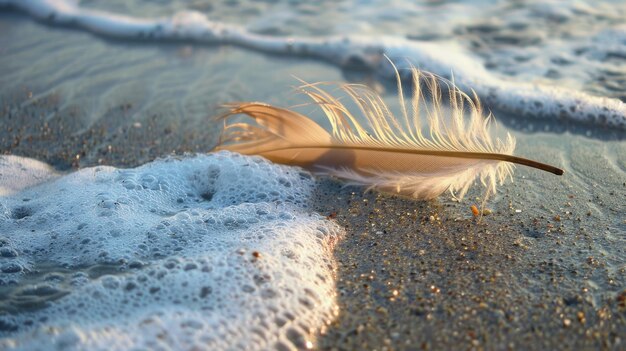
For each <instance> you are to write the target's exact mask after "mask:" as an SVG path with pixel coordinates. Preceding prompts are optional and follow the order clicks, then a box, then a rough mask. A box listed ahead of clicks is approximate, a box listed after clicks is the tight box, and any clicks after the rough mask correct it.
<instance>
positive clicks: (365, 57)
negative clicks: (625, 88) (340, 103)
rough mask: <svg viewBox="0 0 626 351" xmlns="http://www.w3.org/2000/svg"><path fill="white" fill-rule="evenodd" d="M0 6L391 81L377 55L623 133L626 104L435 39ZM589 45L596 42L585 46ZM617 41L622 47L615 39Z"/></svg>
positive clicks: (15, 2) (530, 108) (557, 13)
mask: <svg viewBox="0 0 626 351" xmlns="http://www.w3.org/2000/svg"><path fill="white" fill-rule="evenodd" d="M0 5H5V6H6V5H10V6H13V7H16V8H19V9H21V10H23V11H25V12H27V13H29V14H31V15H32V16H34V17H36V18H39V19H42V20H45V21H47V22H49V23H53V24H60V25H71V26H74V27H79V28H83V29H85V30H88V31H91V32H94V33H97V34H100V35H105V36H113V37H122V38H131V39H149V40H155V39H168V40H192V41H197V42H204V43H231V44H236V45H240V46H244V47H248V48H252V49H256V50H260V51H265V52H271V53H278V54H289V55H307V56H313V57H319V58H323V59H324V60H326V61H329V62H334V63H335V64H337V65H347V64H350V65H353V64H355V63H358V64H360V65H363V66H365V67H368V68H370V69H373V70H377V71H379V72H381V73H382V74H383V75H387V76H389V77H393V75H392V74H391V73H392V72H393V71H392V70H391V69H390V66H389V63H388V62H387V59H386V58H385V57H384V55H387V56H388V57H390V58H391V59H392V60H393V61H394V62H395V63H397V64H399V65H404V64H405V63H411V64H413V65H415V66H418V67H420V68H421V69H424V70H427V71H431V72H433V73H436V74H438V75H441V76H444V77H448V78H449V77H450V73H451V72H454V75H455V82H456V83H457V84H458V85H460V86H461V87H462V88H463V89H465V90H468V89H474V90H475V91H476V92H477V93H478V95H479V96H481V97H482V98H484V99H485V101H486V102H487V103H489V104H490V105H491V106H493V107H498V108H499V109H501V110H504V111H509V112H513V113H515V114H522V115H527V116H535V117H542V118H558V119H563V118H565V119H572V120H577V121H583V122H590V123H593V124H597V125H603V126H613V127H618V128H620V129H626V104H624V103H623V102H622V101H620V100H618V99H615V98H603V97H597V96H592V95H590V94H588V93H585V92H581V91H579V90H574V89H569V88H566V87H562V86H557V85H548V84H545V83H541V82H533V83H524V82H519V81H514V80H511V79H507V78H504V77H500V76H497V75H494V74H492V73H491V72H489V71H487V70H486V69H485V68H484V64H483V62H481V61H479V60H478V59H477V58H476V57H474V56H472V55H470V54H468V53H467V51H465V50H462V49H459V48H458V47H457V46H455V45H453V44H450V43H446V42H443V41H439V42H429V41H420V40H410V39H406V38H403V37H364V36H352V35H350V36H330V37H317V38H304V37H272V36H264V35H259V34H255V33H252V32H250V31H248V30H246V29H245V28H242V27H239V26H236V25H228V24H224V23H220V22H216V21H212V20H209V19H208V18H207V17H206V16H205V15H204V14H202V13H200V12H196V11H182V12H178V13H176V14H174V15H173V16H171V17H165V18H159V19H149V18H145V19H144V18H135V17H131V16H123V15H118V14H113V13H109V12H105V11H98V10H92V9H87V8H81V7H79V6H78V5H76V4H75V3H74V2H70V1H67V0H28V1H22V0H0ZM583 10H584V11H588V10H589V9H585V8H580V7H575V8H571V9H570V8H567V9H563V8H561V7H559V6H535V7H533V8H531V10H530V11H535V12H536V13H538V14H540V15H542V16H547V17H549V18H560V17H563V16H566V17H567V16H571V14H572V13H576V11H583ZM617 31H618V32H620V31H621V30H620V29H617ZM600 37H601V38H611V37H614V35H612V32H611V33H608V34H600ZM595 41H597V40H594V41H593V42H595ZM617 42H618V43H617V44H619V45H621V44H622V43H621V42H619V40H618V41H617ZM619 45H617V46H618V47H619ZM615 46H616V45H612V46H610V47H609V48H608V49H602V50H600V51H601V52H604V53H606V54H607V55H609V54H612V55H613V56H616V55H617V56H619V57H622V56H621V54H622V52H621V51H619V50H620V49H619V48H618V49H617V50H618V51H617V54H615V52H613V51H611V50H613V47H615ZM607 50H609V51H607Z"/></svg>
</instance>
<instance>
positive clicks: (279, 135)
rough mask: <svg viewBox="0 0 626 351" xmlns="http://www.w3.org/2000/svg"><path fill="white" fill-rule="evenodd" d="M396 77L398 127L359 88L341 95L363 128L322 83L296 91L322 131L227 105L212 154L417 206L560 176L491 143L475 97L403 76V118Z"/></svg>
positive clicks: (415, 73) (504, 144)
mask: <svg viewBox="0 0 626 351" xmlns="http://www.w3.org/2000/svg"><path fill="white" fill-rule="evenodd" d="M394 69H395V66H394ZM396 76H397V78H398V92H399V93H398V95H399V100H400V106H401V115H400V117H399V118H398V117H395V116H394V115H393V114H392V113H391V112H390V110H389V108H388V107H387V105H386V104H385V103H384V102H383V100H382V98H381V97H380V96H379V95H378V94H377V93H375V92H374V91H372V90H371V89H369V88H367V87H366V86H363V85H357V84H344V85H341V89H342V90H343V91H344V92H345V94H346V95H347V96H349V97H350V98H351V100H352V101H353V102H354V104H356V106H358V109H359V110H360V112H361V115H362V118H361V119H364V120H365V122H366V124H362V123H361V122H359V119H358V118H357V116H355V115H354V114H353V113H352V112H351V111H350V110H349V109H348V108H347V107H346V106H345V105H344V104H343V103H342V102H341V101H340V99H338V98H335V97H334V96H332V95H331V94H329V93H328V92H327V91H325V90H324V89H323V88H322V86H323V85H324V83H317V84H304V85H303V86H302V87H300V90H301V91H302V92H303V93H304V94H306V95H308V96H309V97H310V98H311V99H312V100H313V101H314V102H315V103H316V104H317V105H318V106H319V107H320V108H321V109H322V110H323V112H324V113H325V115H326V117H327V118H328V121H329V122H330V126H331V130H326V129H324V128H323V127H322V126H320V125H319V124H317V123H316V122H315V121H313V120H312V119H310V118H309V117H306V116H304V115H302V114H299V113H297V112H295V111H292V110H289V109H283V108H279V107H275V106H271V105H267V104H264V103H258V102H245V103H236V104H231V105H228V107H230V111H229V112H228V113H227V114H225V115H224V116H222V118H223V119H224V124H225V127H224V132H223V133H222V137H221V139H220V143H219V144H218V146H217V147H216V150H230V151H234V152H238V153H242V154H247V155H260V156H263V157H265V158H267V159H269V160H271V161H273V162H276V163H283V164H289V165H297V166H301V167H304V168H306V169H309V170H311V171H313V172H314V173H317V174H322V175H330V176H336V177H339V178H343V179H345V180H347V181H348V182H350V183H354V184H361V185H365V186H368V187H369V188H375V189H378V190H381V191H384V192H392V193H397V194H401V195H405V196H409V197H413V198H418V199H431V198H434V197H436V196H438V195H440V194H441V193H443V192H445V191H446V190H448V191H450V192H451V193H452V194H453V196H455V197H456V198H458V199H461V198H463V196H464V195H465V193H466V192H467V190H468V188H469V187H470V185H471V184H472V183H473V182H474V180H475V179H476V178H478V179H480V182H481V183H482V184H483V185H484V186H485V187H486V189H487V190H486V193H485V196H484V199H485V200H486V198H487V197H488V196H489V195H490V194H493V193H495V190H496V185H497V184H502V183H503V182H504V180H505V179H507V178H512V172H513V164H515V163H517V164H523V165H526V166H530V167H534V168H538V169H542V170H545V171H548V172H552V173H554V174H557V175H561V174H563V171H562V170H561V169H558V168H555V167H552V166H549V165H546V164H542V163H539V162H535V161H532V160H528V159H523V158H519V157H515V156H513V155H512V153H513V150H514V148H515V139H514V138H513V137H512V136H511V135H510V134H507V136H506V138H505V139H504V140H501V139H499V138H496V139H493V138H492V136H491V134H490V130H489V129H490V123H489V122H490V120H491V115H489V116H487V117H484V116H483V111H482V108H481V105H480V102H479V101H478V98H477V96H476V94H473V97H470V96H469V95H467V94H465V93H463V92H462V91H460V90H459V89H458V88H456V87H455V86H454V83H452V82H449V81H445V80H443V79H442V78H440V77H437V76H435V75H433V74H430V73H424V72H421V71H419V70H417V69H416V68H412V69H411V77H412V83H413V92H412V97H411V99H410V101H411V105H410V108H407V106H406V104H405V98H404V91H403V88H402V84H401V81H400V78H399V75H398V72H397V70H396ZM420 82H424V86H425V89H424V90H426V92H423V91H422V86H421V83H420ZM440 82H443V83H444V84H445V85H446V86H447V91H448V95H449V96H448V101H449V108H448V109H444V108H443V107H442V93H441V89H440ZM426 93H427V94H426ZM426 96H428V98H427V97H426ZM427 99H428V100H430V103H428V104H426V103H425V102H426V100H427ZM240 114H243V115H247V116H248V117H250V118H252V119H253V120H254V121H255V123H245V122H233V121H232V117H233V116H235V115H240ZM424 114H425V115H426V118H427V122H428V124H429V126H430V127H429V129H428V131H427V132H425V131H424V130H422V128H421V125H422V123H421V121H420V119H421V118H422V117H423V116H422V115H424ZM466 115H468V116H466Z"/></svg>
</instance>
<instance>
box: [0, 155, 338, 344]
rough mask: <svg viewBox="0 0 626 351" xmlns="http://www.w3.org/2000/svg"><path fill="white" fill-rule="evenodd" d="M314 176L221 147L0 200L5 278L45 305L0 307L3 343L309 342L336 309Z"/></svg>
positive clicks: (68, 178)
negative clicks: (313, 204) (312, 200)
mask: <svg viewBox="0 0 626 351" xmlns="http://www.w3.org/2000/svg"><path fill="white" fill-rule="evenodd" d="M4 159H6V157H3V158H2V159H0V160H3V161H4ZM21 161H22V162H21V163H22V164H23V163H29V162H31V161H29V160H25V159H22V160H21ZM1 164H5V165H6V164H7V163H1ZM10 164H13V165H19V164H20V162H12V163H10ZM312 186H313V180H312V179H311V177H310V175H309V174H308V173H306V172H301V171H299V169H298V168H291V167H284V166H278V165H273V164H270V163H269V162H267V161H265V160H263V159H261V158H258V157H244V156H240V155H237V154H231V153H228V152H220V153H216V154H209V155H196V156H187V157H180V158H167V159H162V160H157V161H154V162H152V163H148V164H146V165H143V166H141V167H138V168H134V169H116V168H113V167H94V168H86V169H82V170H80V171H77V172H75V173H71V174H68V175H65V176H62V177H59V178H56V179H53V180H51V181H49V182H45V183H42V184H39V185H37V186H34V187H30V188H27V189H23V190H22V191H20V192H16V193H14V194H13V195H9V196H6V195H5V196H2V197H0V208H1V209H2V211H1V212H0V233H2V235H3V236H4V238H1V240H0V245H1V246H2V247H1V248H0V249H2V250H4V251H7V254H6V255H4V254H3V255H2V256H3V257H0V260H1V261H2V262H1V263H0V265H1V266H2V270H3V271H4V273H2V274H1V275H0V279H1V280H2V281H1V283H2V284H3V285H8V286H17V287H18V288H17V289H15V291H14V294H15V295H16V298H18V299H19V298H21V299H22V302H23V299H24V298H25V297H29V298H33V297H38V298H40V300H42V301H46V303H47V305H46V307H45V308H44V307H40V308H36V309H35V310H33V311H29V310H28V309H25V308H23V309H21V310H19V311H18V312H16V314H0V336H2V337H3V338H2V339H0V348H1V349H29V350H32V349H50V348H52V347H56V348H60V349H85V350H97V349H107V350H115V349H131V348H138V349H157V348H164V349H176V350H182V349H207V350H215V349H280V348H283V349H294V348H304V347H307V345H308V346H310V345H312V344H310V343H312V342H313V341H314V336H315V333H316V331H318V330H319V329H320V328H322V327H323V326H324V325H325V323H327V322H328V321H329V320H330V319H332V318H333V316H334V315H335V313H336V302H335V296H334V294H335V292H334V276H333V270H334V263H333V260H332V246H333V244H334V242H335V241H336V239H337V238H338V235H339V229H338V228H337V227H336V226H335V225H334V224H333V222H331V221H328V220H326V219H325V218H323V217H321V216H320V215H317V214H314V213H310V212H309V211H307V209H306V206H305V204H306V201H308V197H309V193H310V191H311V188H312ZM4 251H2V252H3V253H4ZM68 271H69V273H67V272H68ZM98 272H100V273H98ZM44 273H45V274H44ZM42 275H43V276H42ZM65 294H67V295H65ZM50 296H55V298H49V297H50ZM5 307H6V306H5Z"/></svg>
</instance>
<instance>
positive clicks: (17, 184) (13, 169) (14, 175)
mask: <svg viewBox="0 0 626 351" xmlns="http://www.w3.org/2000/svg"><path fill="white" fill-rule="evenodd" d="M57 176H58V174H57V173H56V172H55V171H54V170H53V169H52V167H50V166H49V165H47V164H45V163H43V162H40V161H37V160H33V159H30V158H23V157H19V156H13V155H5V156H2V157H1V158H0V196H5V195H10V194H13V193H15V192H18V191H20V190H23V189H26V188H28V187H31V186H34V185H37V184H39V183H42V182H45V181H48V180H50V179H53V178H55V177H57Z"/></svg>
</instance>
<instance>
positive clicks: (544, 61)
mask: <svg viewBox="0 0 626 351" xmlns="http://www.w3.org/2000/svg"><path fill="white" fill-rule="evenodd" d="M385 3H386V2H385ZM386 4H387V3H386ZM594 4H595V2H593V4H592V2H577V3H576V4H575V5H571V4H570V2H553V3H551V4H550V5H544V4H542V3H541V2H529V3H526V4H523V5H522V4H517V3H516V4H501V3H499V2H495V1H480V2H472V3H469V2H463V1H461V2H458V1H453V2H446V1H438V2H424V3H417V4H413V3H411V4H408V3H405V2H399V1H398V2H393V4H391V5H388V6H383V7H384V8H382V9H381V5H380V4H379V3H377V2H375V1H371V2H370V1H359V2H347V1H346V2H333V1H328V2H323V3H321V4H319V5H318V6H312V5H310V4H308V3H294V2H287V1H267V2H265V1H261V2H237V1H224V2H218V3H216V2H208V1H158V2H154V1H133V2H126V1H110V2H105V3H103V2H91V1H82V2H81V5H83V6H85V7H87V8H97V9H102V10H107V11H112V12H116V13H125V14H130V15H133V16H139V17H158V16H171V15H172V14H173V13H175V12H177V11H182V10H194V11H199V12H201V13H203V14H206V15H207V16H208V17H209V18H210V19H219V20H220V21H223V22H227V23H234V24H240V25H243V26H246V27H247V28H248V29H249V30H250V31H252V32H255V33H262V34H269V35H278V36H289V35H307V36H327V35H345V34H364V35H380V34H393V35H396V36H401V37H409V38H412V39H419V40H427V41H432V42H435V43H448V42H454V43H455V45H458V46H459V47H461V49H462V50H464V51H465V52H466V53H467V54H468V55H471V56H474V57H477V58H478V62H479V63H480V64H481V65H482V66H484V67H485V68H486V69H487V70H488V71H489V72H490V73H493V74H494V75H495V76H498V77H504V79H511V80H513V81H520V82H528V81H533V82H540V83H547V84H555V85H556V86H567V87H570V88H574V89H577V90H581V91H584V92H587V93H590V94H594V95H599V96H604V97H610V98H616V99H621V100H624V95H623V94H624V91H626V85H625V84H626V79H625V77H626V65H624V57H626V55H625V54H624V47H626V45H624V40H626V35H625V34H624V33H626V32H625V30H624V27H623V24H621V20H620V19H622V18H624V16H626V10H625V9H624V6H623V5H622V4H621V3H620V2H619V1H606V2H603V3H601V4H599V5H594ZM0 33H1V34H0V106H1V107H2V114H1V115H0V121H2V124H1V126H0V129H1V130H0V150H1V151H2V152H3V153H8V154H15V155H20V156H26V157H32V158H35V159H37V160H40V161H44V162H47V163H50V164H51V165H53V167H55V168H56V169H57V170H61V171H70V170H72V169H76V168H84V167H88V166H96V165H113V166H116V167H136V166H139V165H142V164H145V163H147V162H149V161H152V160H154V159H155V158H157V157H163V156H166V155H169V154H171V153H177V154H181V153H183V152H189V151H191V152H207V151H209V150H210V149H211V148H212V147H213V146H214V145H215V143H216V142H217V139H218V135H219V132H220V129H221V125H220V124H219V123H215V122H213V120H211V117H213V116H215V115H217V114H219V113H221V112H222V111H223V110H222V109H220V105H221V104H223V103H225V102H230V101H241V100H246V101H247V100H259V101H265V102H269V103H272V104H277V105H280V106H290V105H295V104H299V103H301V102H303V101H304V100H303V99H302V98H300V97H298V96H296V94H294V93H293V91H292V90H290V89H291V87H292V86H296V85H298V84H299V82H298V81H297V80H296V79H294V78H293V77H292V76H296V77H298V78H301V79H304V80H306V81H310V82H315V81H339V82H345V81H350V82H362V83H366V84H368V85H370V86H372V87H373V88H374V89H376V90H377V91H379V92H381V93H383V94H384V95H385V99H386V101H388V102H389V103H390V105H392V107H396V108H397V102H396V101H395V99H396V96H395V86H394V84H393V82H390V81H389V80H387V79H386V78H385V77H383V76H381V75H378V74H376V73H374V72H371V71H367V70H363V69H350V67H347V68H346V67H344V68H341V69H340V68H337V67H335V66H333V65H331V64H330V63H326V62H323V61H319V60H315V59H314V58H311V57H298V58H294V57H289V56H280V55H270V54H264V53H259V52H255V51H252V50H248V49H243V48H239V47H235V46H231V45H201V44H197V43H193V42H169V41H166V42H157V41H133V40H118V39H110V38H105V37H101V36H97V35H94V34H91V33H88V32H85V31H81V30H78V29H76V28H67V27H54V26H49V25H47V24H46V23H42V22H37V21H34V20H32V19H31V18H30V17H28V16H26V15H25V14H23V13H19V12H14V11H4V12H2V13H0ZM301 110H302V111H304V112H306V113H312V115H313V116H315V118H316V119H318V120H320V121H321V116H320V115H319V112H316V111H315V108H314V107H312V106H308V107H304V108H302V109H301ZM495 114H496V117H497V119H498V121H499V122H500V123H501V125H502V127H503V129H504V130H505V131H509V132H511V133H512V134H513V135H514V136H515V137H516V138H517V141H518V143H517V144H518V147H517V149H516V154H517V155H520V156H526V157H530V158H534V159H537V160H539V161H542V162H546V163H551V164H555V165H557V166H559V167H562V168H563V169H564V170H565V172H566V173H565V175H564V176H563V177H556V176H552V175H549V174H542V173H539V172H537V171H534V170H527V169H523V168H521V167H520V168H518V169H517V171H516V176H515V182H514V183H512V184H511V183H508V184H506V185H505V186H503V187H501V193H500V194H499V195H498V196H497V197H496V198H495V199H493V200H492V201H491V202H490V204H489V206H490V208H491V209H492V210H493V212H494V213H493V214H492V215H490V216H487V217H485V219H484V221H483V222H481V223H476V221H475V220H474V219H473V218H471V215H470V212H469V210H468V209H467V207H468V206H469V204H470V203H473V202H477V203H479V200H476V197H478V196H480V195H481V190H480V189H479V187H476V188H478V189H475V190H474V191H473V192H472V193H470V194H469V196H468V197H467V200H466V202H464V203H461V204H459V203H456V202H452V201H450V199H448V197H447V196H442V198H441V199H439V200H437V201H434V202H428V203H426V202H418V203H415V202H413V201H410V200H406V199H398V198H394V197H388V196H381V195H376V194H372V193H365V194H364V193H363V189H360V188H341V187H339V186H338V185H337V184H335V183H333V182H330V181H328V180H320V181H318V183H317V187H318V188H317V189H318V190H317V193H314V195H311V197H310V199H309V201H310V202H311V204H310V205H309V207H308V208H307V209H306V210H304V212H303V213H300V214H298V215H297V216H302V217H306V216H307V215H308V214H309V213H314V212H316V211H318V212H320V213H321V214H322V215H328V214H330V213H331V212H336V214H335V216H336V219H335V221H337V222H338V223H339V224H340V225H342V226H345V239H344V240H343V241H341V242H340V244H339V245H338V248H337V249H336V252H335V261H336V262H337V264H338V266H339V268H338V271H337V272H336V290H337V295H338V301H337V303H338V306H339V317H338V319H337V320H336V321H335V322H334V324H332V325H331V326H330V327H329V328H328V329H327V330H325V334H324V335H322V336H321V337H320V338H319V339H320V344H319V345H320V347H323V348H332V347H333V346H337V345H344V346H345V347H347V348H358V347H370V348H372V347H377V348H382V347H385V346H387V347H388V346H395V347H397V348H403V347H405V348H414V347H423V346H424V345H426V346H430V347H435V348H446V347H452V346H454V345H458V344H459V343H463V342H467V345H468V347H480V346H481V345H482V346H485V347H487V348H506V347H510V344H507V340H509V339H510V340H512V341H510V342H511V343H513V344H512V345H513V347H516V346H517V347H519V346H520V345H527V346H529V348H535V349H539V348H542V347H548V348H575V347H577V346H580V347H583V348H593V347H605V348H615V349H619V348H620V347H623V343H624V340H623V335H624V332H626V323H625V321H624V306H623V300H620V298H622V299H623V298H626V297H620V296H626V295H625V292H626V282H625V281H624V276H625V273H626V272H625V270H626V254H625V253H624V247H626V222H625V220H626V217H625V216H626V215H625V213H626V206H625V205H624V204H625V200H626V132H624V131H622V130H613V129H607V128H601V127H598V126H594V125H589V124H577V123H575V122H569V121H566V120H562V119H558V118H555V119H533V118H528V117H524V116H520V115H516V114H515V113H511V112H506V111H505V112H502V111H498V110H495ZM431 216H432V217H433V218H434V220H432V221H431V219H430V218H431ZM557 218H558V219H557ZM16 220H18V219H16ZM468 243H469V244H468ZM2 259H3V260H5V259H6V258H2ZM40 264H41V267H49V266H47V264H48V262H45V261H42V262H40ZM100 264H101V262H97V263H89V265H93V267H91V266H89V265H88V267H86V268H85V267H84V266H80V269H78V268H76V270H77V271H81V272H82V271H84V270H87V271H89V272H91V270H94V272H93V274H91V273H90V274H88V276H89V279H91V280H93V281H98V279H100V277H101V276H102V275H106V274H108V273H109V271H108V270H106V269H105V272H104V273H103V272H99V271H98V269H99V267H101V266H99V265H100ZM416 265H417V266H419V267H416ZM53 267H54V266H53ZM89 267H91V268H89ZM67 269H68V268H65V267H63V268H60V267H57V268H53V269H52V271H49V270H48V268H40V269H35V270H33V274H32V275H25V276H24V280H23V283H20V282H18V283H16V284H17V285H11V286H8V287H5V288H7V289H6V290H4V288H3V291H2V292H1V293H2V294H3V295H4V296H10V297H9V298H7V299H12V300H7V301H17V302H19V304H17V305H13V304H12V305H11V306H10V307H8V306H5V307H3V308H2V311H3V312H4V313H11V314H14V315H17V316H18V317H19V316H20V315H27V313H28V311H31V310H32V309H39V308H41V306H42V302H41V300H39V299H38V298H37V296H38V295H37V294H30V295H29V294H25V293H24V292H23V290H24V289H25V287H26V286H27V285H28V284H31V285H32V282H33V281H39V279H43V278H41V277H43V276H44V275H45V274H52V273H55V274H58V275H60V278H59V279H60V280H59V281H61V282H62V283H60V285H58V287H59V290H58V291H56V292H54V293H53V292H51V291H44V292H42V293H41V294H40V296H43V297H42V299H43V301H49V302H51V303H52V304H53V306H57V305H54V304H55V303H56V304H58V305H62V304H63V303H64V302H63V301H69V300H67V299H71V298H75V296H74V297H72V296H73V295H72V294H74V295H76V294H78V293H77V291H78V288H76V287H72V285H71V284H70V283H68V282H71V281H72V278H71V276H72V268H69V271H68V270H67ZM107 269H108V268H107ZM35 271H39V273H36V272H35ZM372 272H374V273H372ZM3 274H7V273H3ZM79 275H80V274H79ZM369 276H373V277H374V278H372V279H370V280H368V279H369ZM67 277H70V278H67ZM493 277H495V278H493ZM79 278H80V277H79ZM363 281H370V283H367V282H366V283H363ZM20 284H23V285H20ZM363 284H369V286H370V288H368V289H369V290H368V289H363ZM432 286H434V287H435V288H432ZM73 289H76V290H73ZM437 289H439V291H438V290H437ZM394 290H397V291H398V293H397V294H398V295H394V293H393V291H394ZM66 294H67V295H66ZM68 296H69V297H68ZM394 296H397V297H394ZM467 301H472V303H474V304H475V306H474V305H471V306H469V307H468V309H463V308H462V307H463V304H465V303H467ZM620 301H622V302H620ZM65 303H66V304H71V303H70V302H65ZM481 303H483V304H484V305H483V304H481ZM16 306H17V307H16ZM485 306H486V307H485ZM54 308H58V307H54ZM383 309H384V310H383ZM380 311H386V312H384V313H383V312H380ZM407 311H413V312H415V313H413V312H411V313H408V312H407ZM578 312H581V313H583V315H584V316H585V317H584V318H583V320H584V322H583V321H582V320H581V318H580V317H579V314H578ZM200 319H201V318H200ZM566 320H569V322H566ZM468 323H469V324H471V325H474V326H475V328H474V329H472V330H469V329H468V327H467V325H468ZM42 325H45V324H42ZM536 325H544V328H543V329H542V328H537V327H536ZM314 329H316V331H317V330H318V329H321V330H324V329H326V328H324V327H323V326H321V325H317V326H316V327H315V328H314ZM20 331H21V330H20ZM366 331H367V332H368V333H369V335H370V336H367V333H365V332H366ZM5 332H7V333H6V334H3V338H5V341H7V340H9V341H10V340H11V338H12V337H14V335H13V334H11V332H10V331H8V330H5ZM470 332H471V335H470ZM76 333H77V335H80V333H79V332H75V334H76ZM15 335H17V334H15ZM66 335H67V333H66ZM69 335H70V336H69V337H68V336H66V337H65V338H71V337H72V335H74V334H72V332H70V333H69ZM472 335H473V336H472ZM470 336H471V337H470ZM79 339H80V338H79ZM474 340H478V341H479V343H478V344H476V343H475V342H474ZM83 341H84V339H83ZM77 345H80V344H77ZM83 345H88V344H87V343H86V342H85V344H83ZM295 345H298V344H297V343H295ZM78 347H80V346H78ZM83 347H87V346H83Z"/></svg>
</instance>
